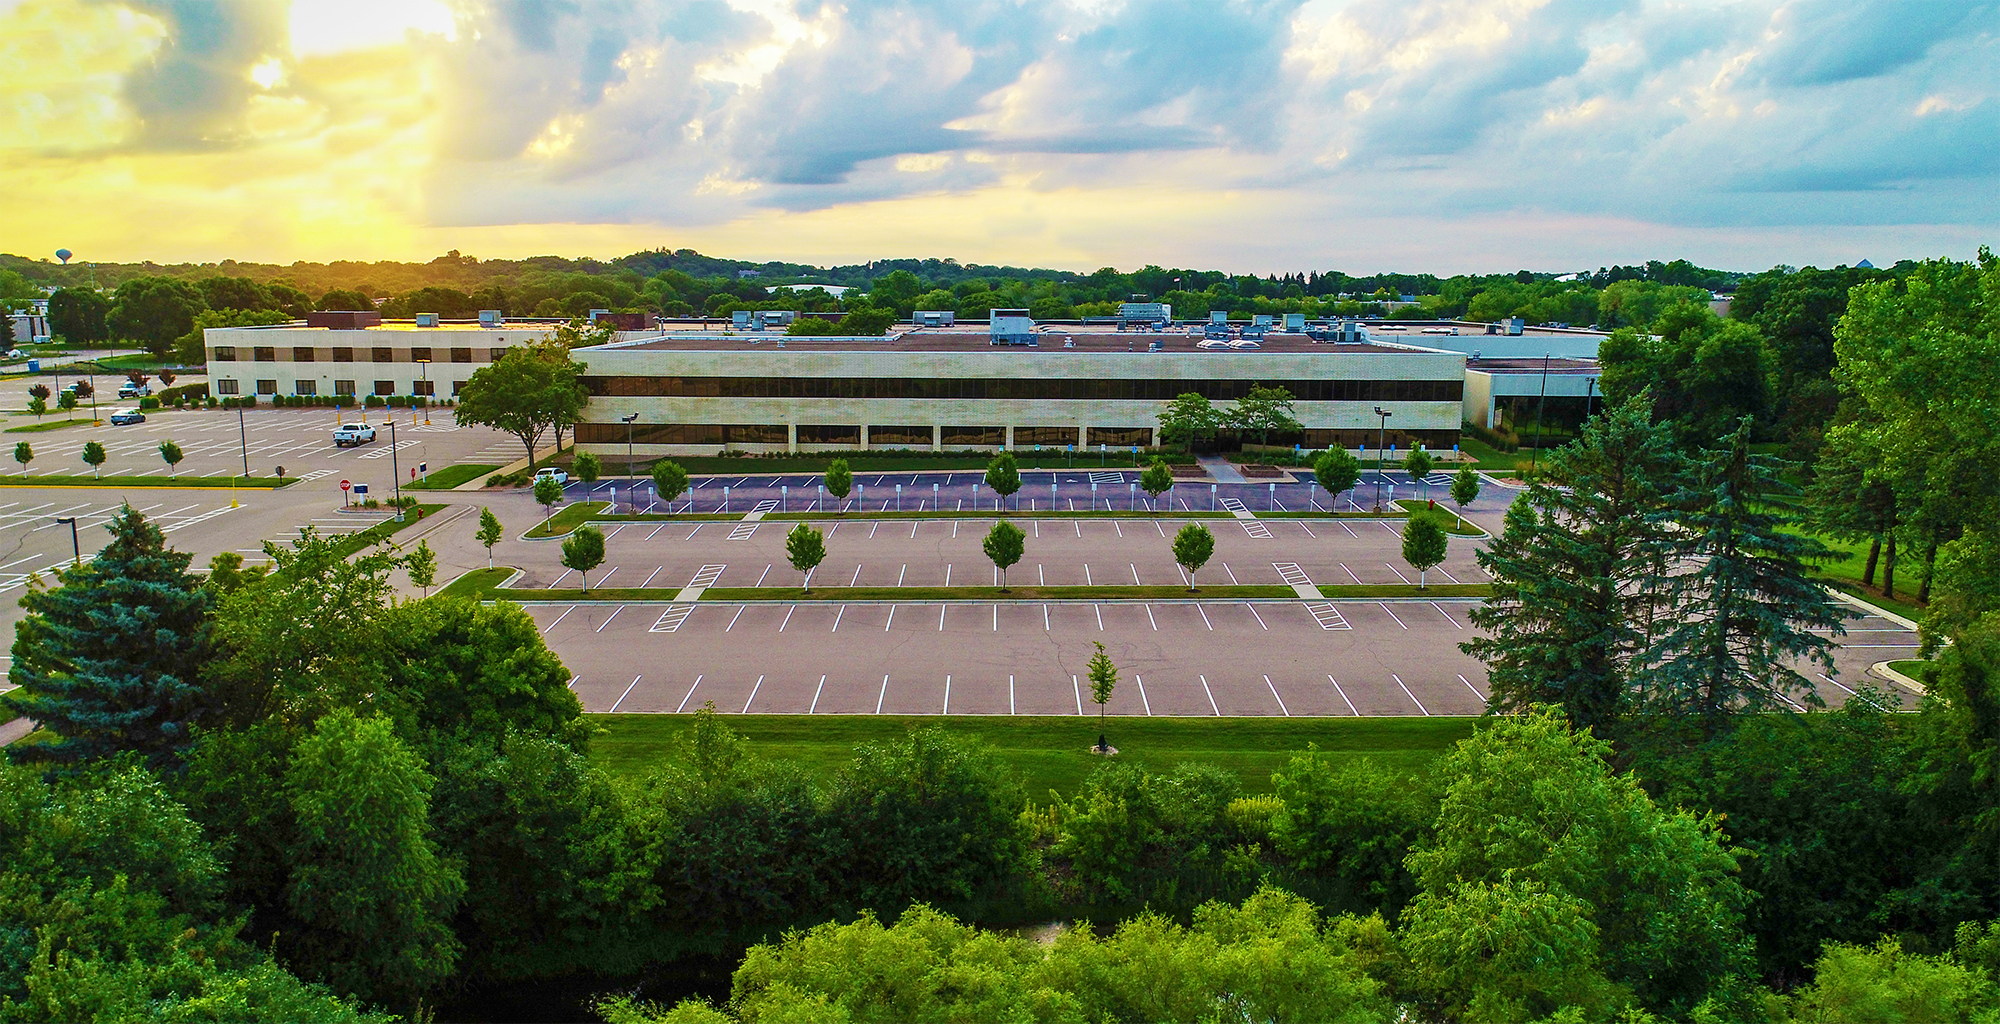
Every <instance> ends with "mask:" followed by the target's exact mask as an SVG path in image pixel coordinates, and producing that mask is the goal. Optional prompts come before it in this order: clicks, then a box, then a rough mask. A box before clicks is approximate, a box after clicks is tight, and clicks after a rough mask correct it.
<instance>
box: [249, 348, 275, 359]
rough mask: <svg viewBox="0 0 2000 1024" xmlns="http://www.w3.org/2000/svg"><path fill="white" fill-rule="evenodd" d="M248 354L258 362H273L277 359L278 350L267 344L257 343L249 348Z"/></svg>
mask: <svg viewBox="0 0 2000 1024" xmlns="http://www.w3.org/2000/svg"><path fill="white" fill-rule="evenodd" d="M250 354H251V358H253V359H255V360H257V361H258V362H260V363H275V362H277V361H278V350H277V349H275V348H272V347H271V346H269V345H258V346H256V347H254V348H252V349H251V350H250Z"/></svg>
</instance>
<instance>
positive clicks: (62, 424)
mask: <svg viewBox="0 0 2000 1024" xmlns="http://www.w3.org/2000/svg"><path fill="white" fill-rule="evenodd" d="M96 422H97V421H96V420H91V419H83V420H51V421H47V422H42V423H30V424H28V425H27V426H25V427H8V428H7V431H6V432H7V433H9V434H39V433H41V432H42V431H44V430H63V429H65V428H68V427H88V426H90V425H92V424H94V423H96Z"/></svg>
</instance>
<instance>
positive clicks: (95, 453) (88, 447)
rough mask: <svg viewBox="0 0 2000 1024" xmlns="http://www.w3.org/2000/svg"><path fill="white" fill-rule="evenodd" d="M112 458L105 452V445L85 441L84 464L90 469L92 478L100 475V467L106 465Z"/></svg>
mask: <svg viewBox="0 0 2000 1024" xmlns="http://www.w3.org/2000/svg"><path fill="white" fill-rule="evenodd" d="M110 457H111V456H110V455H109V454H108V453H107V452H105V450H104V445H103V444H101V443H99V442H97V441H85V442H84V443H83V462H84V465H87V466H89V467H90V475H91V476H92V477H96V476H98V475H99V473H98V467H99V466H102V465H104V462H105V460H106V459H108V458H110Z"/></svg>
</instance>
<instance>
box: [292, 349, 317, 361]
mask: <svg viewBox="0 0 2000 1024" xmlns="http://www.w3.org/2000/svg"><path fill="white" fill-rule="evenodd" d="M312 361H313V348H312V346H311V345H294V346H292V362H295V363H310V362H312Z"/></svg>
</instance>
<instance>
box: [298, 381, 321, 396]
mask: <svg viewBox="0 0 2000 1024" xmlns="http://www.w3.org/2000/svg"><path fill="white" fill-rule="evenodd" d="M292 394H295V395H316V394H319V381H316V380H295V381H293V382H292Z"/></svg>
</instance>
